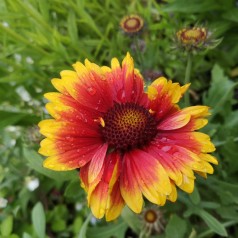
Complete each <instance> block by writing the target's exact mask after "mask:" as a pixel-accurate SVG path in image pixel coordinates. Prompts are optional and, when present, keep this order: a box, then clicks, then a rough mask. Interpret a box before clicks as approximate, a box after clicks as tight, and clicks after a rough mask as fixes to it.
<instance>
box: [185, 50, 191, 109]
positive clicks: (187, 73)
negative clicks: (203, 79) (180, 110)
mask: <svg viewBox="0 0 238 238" xmlns="http://www.w3.org/2000/svg"><path fill="white" fill-rule="evenodd" d="M191 70H192V53H190V52H188V56H187V66H186V71H185V79H184V84H188V83H190V77H191ZM184 102H185V106H189V105H190V100H189V92H187V93H185V95H184Z"/></svg>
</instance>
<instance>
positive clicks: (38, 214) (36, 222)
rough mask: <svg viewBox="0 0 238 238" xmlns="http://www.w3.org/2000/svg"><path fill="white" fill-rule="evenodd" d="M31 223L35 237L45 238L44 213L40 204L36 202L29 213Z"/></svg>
mask: <svg viewBox="0 0 238 238" xmlns="http://www.w3.org/2000/svg"><path fill="white" fill-rule="evenodd" d="M31 218H32V223H33V227H34V230H35V232H36V235H37V236H38V237H39V238H44V237H45V212H44V208H43V206H42V204H41V203H40V202H38V203H37V204H36V205H35V206H34V207H33V210H32V213H31Z"/></svg>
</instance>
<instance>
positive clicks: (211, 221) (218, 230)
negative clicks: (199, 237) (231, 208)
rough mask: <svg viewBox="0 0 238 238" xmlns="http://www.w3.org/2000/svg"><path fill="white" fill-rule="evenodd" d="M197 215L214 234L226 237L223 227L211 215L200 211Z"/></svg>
mask: <svg viewBox="0 0 238 238" xmlns="http://www.w3.org/2000/svg"><path fill="white" fill-rule="evenodd" d="M198 215H199V216H200V217H201V218H202V219H203V220H204V222H205V223H206V224H207V225H208V226H209V228H211V230H213V231H214V232H215V233H217V234H219V235H221V236H227V231H226V229H225V227H224V226H223V225H222V224H221V223H220V222H219V221H218V220H217V219H216V218H215V217H213V216H212V215H211V214H209V213H208V212H206V211H205V210H200V211H199V212H198Z"/></svg>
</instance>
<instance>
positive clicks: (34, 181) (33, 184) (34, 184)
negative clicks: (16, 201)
mask: <svg viewBox="0 0 238 238" xmlns="http://www.w3.org/2000/svg"><path fill="white" fill-rule="evenodd" d="M25 183H26V187H27V189H28V190H29V191H31V192H32V191H34V190H36V189H37V188H38V187H39V185H40V181H39V179H38V178H35V177H26V178H25Z"/></svg>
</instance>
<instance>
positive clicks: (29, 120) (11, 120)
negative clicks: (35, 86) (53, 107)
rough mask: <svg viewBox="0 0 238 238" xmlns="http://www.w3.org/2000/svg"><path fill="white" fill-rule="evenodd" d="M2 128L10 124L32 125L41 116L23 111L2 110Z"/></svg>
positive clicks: (0, 125)
mask: <svg viewBox="0 0 238 238" xmlns="http://www.w3.org/2000/svg"><path fill="white" fill-rule="evenodd" d="M0 115H1V121H0V130H1V129H3V128H4V127H6V126H9V125H32V124H34V123H36V122H38V121H39V117H37V116H35V115H32V114H29V113H22V112H11V111H3V110H0Z"/></svg>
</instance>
